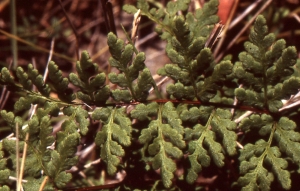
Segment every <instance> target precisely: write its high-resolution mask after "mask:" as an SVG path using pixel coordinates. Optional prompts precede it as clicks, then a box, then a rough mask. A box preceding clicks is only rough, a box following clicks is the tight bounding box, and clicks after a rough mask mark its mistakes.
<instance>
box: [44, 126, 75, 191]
mask: <svg viewBox="0 0 300 191" xmlns="http://www.w3.org/2000/svg"><path fill="white" fill-rule="evenodd" d="M79 137H80V136H79V134H78V133H72V134H67V133H64V132H59V133H57V143H58V144H57V147H56V150H53V151H52V152H51V161H50V162H48V163H47V164H46V165H45V170H46V173H47V175H48V176H49V177H50V178H51V179H52V180H53V181H54V183H55V185H56V186H57V187H59V188H62V187H64V186H65V185H66V184H67V183H68V182H69V181H70V180H71V178H72V175H71V174H70V173H66V172H65V170H69V169H70V168H71V167H72V166H73V165H75V164H76V163H77V161H78V157H77V156H74V155H75V153H76V151H77V146H78V144H79Z"/></svg>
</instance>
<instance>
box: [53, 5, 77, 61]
mask: <svg viewBox="0 0 300 191" xmlns="http://www.w3.org/2000/svg"><path fill="white" fill-rule="evenodd" d="M58 2H59V5H60V7H61V9H62V11H63V13H64V15H65V17H66V18H67V21H68V22H69V24H70V26H71V28H72V30H73V33H74V34H75V37H76V57H77V60H79V42H78V41H79V36H78V34H77V31H76V29H75V26H74V25H73V23H72V21H71V20H70V18H69V16H68V13H67V12H66V10H65V8H64V6H63V4H62V3H61V0H58Z"/></svg>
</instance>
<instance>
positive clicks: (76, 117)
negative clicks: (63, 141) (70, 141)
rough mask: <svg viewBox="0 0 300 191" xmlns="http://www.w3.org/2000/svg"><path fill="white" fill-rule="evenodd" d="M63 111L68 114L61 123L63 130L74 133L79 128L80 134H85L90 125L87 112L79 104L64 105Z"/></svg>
mask: <svg viewBox="0 0 300 191" xmlns="http://www.w3.org/2000/svg"><path fill="white" fill-rule="evenodd" d="M63 112H64V114H65V115H67V116H69V118H68V120H66V121H64V123H63V124H62V128H63V130H64V131H65V132H68V133H75V132H77V131H78V130H80V134H82V135H86V133H87V132H88V126H89V125H90V121H89V119H88V117H89V115H88V112H87V111H86V110H85V109H83V108H82V107H81V106H77V107H75V106H69V107H65V108H64V109H63Z"/></svg>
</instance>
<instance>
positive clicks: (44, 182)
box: [39, 176, 49, 191]
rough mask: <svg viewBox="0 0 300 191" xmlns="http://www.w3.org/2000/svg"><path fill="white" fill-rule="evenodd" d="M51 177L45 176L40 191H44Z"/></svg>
mask: <svg viewBox="0 0 300 191" xmlns="http://www.w3.org/2000/svg"><path fill="white" fill-rule="evenodd" d="M48 179H49V177H48V176H45V178H44V180H43V182H42V184H41V186H40V188H39V191H42V190H43V189H44V187H45V186H46V184H47V181H48Z"/></svg>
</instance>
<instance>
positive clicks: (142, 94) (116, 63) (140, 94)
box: [107, 33, 154, 102]
mask: <svg viewBox="0 0 300 191" xmlns="http://www.w3.org/2000/svg"><path fill="white" fill-rule="evenodd" d="M107 43H108V46H109V50H110V52H111V55H112V57H111V58H109V63H110V65H111V66H112V67H116V68H117V69H118V70H119V71H120V73H119V74H116V73H113V72H112V73H110V74H109V75H108V78H109V80H110V81H111V82H112V83H113V84H116V85H118V86H119V87H121V88H125V89H116V90H113V91H112V97H113V98H114V99H115V100H116V101H123V102H130V101H131V100H132V99H134V100H136V101H145V100H146V99H147V97H148V94H149V90H150V88H151V87H152V86H153V85H154V80H153V78H152V75H151V73H150V71H149V70H148V69H146V68H145V63H144V62H145V59H146V57H145V54H144V53H142V52H140V53H137V54H136V56H135V57H134V58H133V53H134V50H133V48H134V47H133V46H132V45H131V44H127V45H126V46H124V42H123V41H122V40H121V39H117V37H116V36H115V35H114V34H113V33H109V34H108V38H107ZM131 60H132V61H131ZM136 79H137V83H134V80H136Z"/></svg>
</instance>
